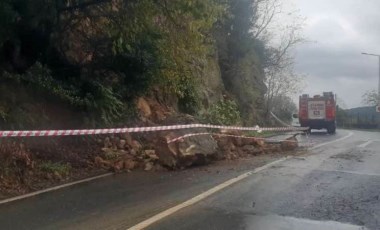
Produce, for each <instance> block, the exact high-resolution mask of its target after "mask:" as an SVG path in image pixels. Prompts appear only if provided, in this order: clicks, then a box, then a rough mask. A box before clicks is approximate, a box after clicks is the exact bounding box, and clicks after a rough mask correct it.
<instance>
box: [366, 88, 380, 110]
mask: <svg viewBox="0 0 380 230" xmlns="http://www.w3.org/2000/svg"><path fill="white" fill-rule="evenodd" d="M379 100H380V97H379V95H378V92H377V91H376V90H374V89H373V90H368V91H367V92H365V93H364V94H363V96H362V102H363V104H365V105H369V106H375V105H379V104H380V102H379Z"/></svg>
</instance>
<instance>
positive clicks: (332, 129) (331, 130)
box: [327, 123, 336, 134]
mask: <svg viewBox="0 0 380 230" xmlns="http://www.w3.org/2000/svg"><path fill="white" fill-rule="evenodd" d="M335 131H336V125H335V123H333V124H330V125H329V126H328V127H327V133H328V134H335Z"/></svg>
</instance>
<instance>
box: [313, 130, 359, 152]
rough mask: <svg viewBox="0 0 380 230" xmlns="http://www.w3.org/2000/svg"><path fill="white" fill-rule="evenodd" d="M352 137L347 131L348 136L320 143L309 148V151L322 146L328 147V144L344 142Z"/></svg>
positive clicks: (351, 133)
mask: <svg viewBox="0 0 380 230" xmlns="http://www.w3.org/2000/svg"><path fill="white" fill-rule="evenodd" d="M353 135H354V133H353V132H350V131H349V132H348V134H347V135H346V136H344V137H341V138H339V139H336V140H333V141H329V142H325V143H321V144H319V145H316V146H314V147H312V148H310V150H313V149H317V148H319V147H322V146H325V145H329V144H333V143H336V142H339V141H343V140H345V139H347V138H349V137H351V136H353Z"/></svg>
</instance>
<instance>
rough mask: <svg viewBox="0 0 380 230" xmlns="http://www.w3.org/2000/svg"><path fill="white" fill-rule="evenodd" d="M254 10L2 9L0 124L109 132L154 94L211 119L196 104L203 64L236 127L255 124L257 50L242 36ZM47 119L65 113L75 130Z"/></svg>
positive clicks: (144, 5) (86, 4) (67, 5)
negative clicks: (216, 77) (213, 73)
mask: <svg viewBox="0 0 380 230" xmlns="http://www.w3.org/2000/svg"><path fill="white" fill-rule="evenodd" d="M252 4H253V1H248V0H241V1H239V0H187V1H183V0H160V1H156V0H138V1H137V0H60V1H53V0H34V1H28V0H3V1H1V3H0V47H1V51H2V52H1V58H0V71H1V72H0V81H1V87H2V89H3V90H2V91H1V95H0V96H1V99H0V124H1V126H2V127H8V128H20V127H24V128H36V127H37V128H41V124H45V125H46V128H49V127H51V126H49V125H50V124H51V125H52V126H53V124H60V125H61V126H64V127H69V126H73V127H74V126H75V127H78V125H86V126H87V127H88V126H91V127H98V126H105V125H107V126H112V125H115V124H117V123H119V122H124V121H126V120H128V119H130V118H131V117H133V114H134V112H133V111H134V106H133V105H134V103H133V101H134V100H135V99H136V98H137V97H139V96H142V95H146V94H148V93H149V91H150V90H151V89H152V87H156V88H159V89H161V90H162V91H163V92H164V93H165V94H166V95H168V96H170V97H174V98H176V99H177V100H176V101H177V107H178V108H179V110H180V111H181V112H185V113H190V114H193V115H197V113H198V112H199V111H208V110H210V111H211V113H215V111H219V110H217V109H216V107H214V108H211V107H210V108H208V107H207V106H205V104H202V103H201V101H202V100H203V97H204V95H202V94H201V92H200V88H201V86H202V84H203V83H204V82H205V81H204V79H206V78H208V77H209V76H208V73H209V72H210V71H208V68H209V63H210V60H213V61H214V62H216V63H217V64H218V66H219V69H220V71H219V74H220V77H221V79H222V83H221V84H222V86H221V88H222V89H223V91H224V92H223V93H224V94H227V96H228V97H229V99H228V101H230V100H231V101H236V102H237V105H238V106H237V107H236V108H238V109H239V111H238V113H241V116H242V118H244V119H243V121H244V122H247V123H252V124H253V123H257V122H259V120H260V119H261V118H260V111H261V100H262V97H263V95H264V93H265V85H264V77H263V76H264V75H263V71H262V67H261V64H260V63H261V60H262V59H263V56H262V55H260V53H261V52H260V50H261V49H262V48H263V47H262V46H260V44H261V43H260V41H259V40H257V39H254V38H253V37H252V36H251V34H250V28H251V26H252V17H253V16H252V15H253V14H255V12H254V9H253V8H252ZM203 87H206V88H207V85H206V86H203ZM220 100H221V101H223V98H220ZM220 103H223V102H220ZM15 104H17V105H18V106H14V105H15ZM232 104H234V103H232ZM220 105H222V104H220ZM52 107H53V108H54V109H52ZM58 108H59V109H58ZM231 108H232V107H231ZM234 108H235V107H234ZM49 109H50V110H54V111H55V113H56V114H57V113H59V114H58V115H62V111H66V112H67V111H68V112H67V113H68V114H70V115H68V117H75V118H76V119H75V122H71V121H70V122H69V121H67V122H66V121H62V120H61V121H60V122H57V119H56V116H54V113H51V112H49ZM223 111H224V110H223ZM63 114H64V113H63ZM212 117H213V119H214V118H215V117H218V116H217V115H215V114H213V115H212ZM221 117H223V116H221ZM234 117H238V118H239V120H240V114H236V116H235V115H234ZM63 120H64V119H63ZM234 120H236V119H235V118H234ZM47 121H49V122H50V123H49V122H47ZM215 122H219V121H215ZM236 122H239V121H236ZM222 123H223V122H222Z"/></svg>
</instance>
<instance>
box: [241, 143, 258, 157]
mask: <svg viewBox="0 0 380 230" xmlns="http://www.w3.org/2000/svg"><path fill="white" fill-rule="evenodd" d="M242 150H243V151H244V152H245V153H246V154H250V155H258V154H261V153H262V152H263V150H262V148H258V147H255V146H254V145H245V146H244V147H243V148H242Z"/></svg>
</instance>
